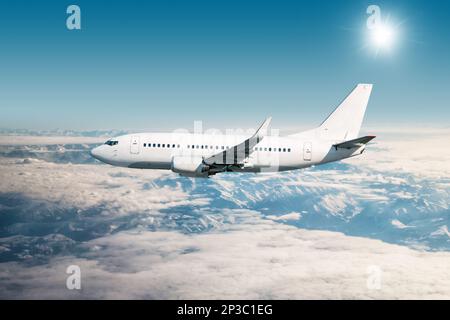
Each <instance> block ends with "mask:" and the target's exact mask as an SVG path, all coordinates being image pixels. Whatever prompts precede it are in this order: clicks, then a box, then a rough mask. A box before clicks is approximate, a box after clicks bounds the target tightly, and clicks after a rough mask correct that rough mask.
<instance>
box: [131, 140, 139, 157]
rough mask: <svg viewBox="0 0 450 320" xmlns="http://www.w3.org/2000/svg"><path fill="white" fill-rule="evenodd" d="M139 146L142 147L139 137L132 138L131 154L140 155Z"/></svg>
mask: <svg viewBox="0 0 450 320" xmlns="http://www.w3.org/2000/svg"><path fill="white" fill-rule="evenodd" d="M139 145H140V143H139V136H132V137H131V147H130V152H131V153H133V154H138V153H139Z"/></svg>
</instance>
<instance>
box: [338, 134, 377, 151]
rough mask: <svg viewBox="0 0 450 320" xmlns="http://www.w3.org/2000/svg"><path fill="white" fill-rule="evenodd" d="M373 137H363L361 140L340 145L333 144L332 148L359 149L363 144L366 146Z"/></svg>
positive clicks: (357, 139)
mask: <svg viewBox="0 0 450 320" xmlns="http://www.w3.org/2000/svg"><path fill="white" fill-rule="evenodd" d="M374 138H375V136H365V137H361V138H356V139H353V140H348V141H344V142H341V143H337V144H333V147H335V148H336V150H337V149H338V148H343V149H351V148H359V147H361V146H363V145H365V144H367V143H368V142H369V141H370V140H372V139H374Z"/></svg>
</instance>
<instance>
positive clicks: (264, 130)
mask: <svg viewBox="0 0 450 320" xmlns="http://www.w3.org/2000/svg"><path fill="white" fill-rule="evenodd" d="M271 121H272V117H268V118H267V119H266V120H264V122H263V124H262V125H261V126H260V127H259V128H258V130H256V132H255V134H254V135H253V137H256V138H259V139H261V138H263V137H265V136H267V135H268V134H269V126H270V122H271Z"/></svg>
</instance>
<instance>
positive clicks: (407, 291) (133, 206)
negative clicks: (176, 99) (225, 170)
mask: <svg viewBox="0 0 450 320" xmlns="http://www.w3.org/2000/svg"><path fill="white" fill-rule="evenodd" d="M442 137H443V135H442V132H439V133H435V132H432V133H429V134H422V135H420V136H417V137H414V139H409V138H408V139H406V138H399V137H397V139H392V138H390V139H383V138H381V139H378V142H377V143H376V144H373V145H371V146H369V147H368V150H367V151H366V152H365V153H364V154H363V156H361V157H357V158H352V159H348V160H345V161H343V162H340V163H332V164H329V165H325V166H322V167H317V168H310V169H307V170H302V171H293V172H286V173H277V174H260V175H253V174H225V175H218V176H215V177H214V178H212V179H207V180H204V179H197V180H196V179H189V178H182V177H178V176H177V175H175V174H173V173H171V172H165V171H151V170H133V169H124V168H115V167H111V166H108V165H102V164H98V163H95V162H93V161H92V159H91V158H90V157H89V155H88V150H89V148H90V147H91V146H90V145H89V143H90V142H92V141H90V140H89V139H91V138H89V139H88V140H89V141H87V140H86V141H83V140H79V141H78V140H77V141H71V142H76V143H71V144H67V143H65V142H67V141H68V140H66V139H67V138H66V137H64V138H63V139H62V140H61V141H60V142H56V143H58V144H56V145H55V144H53V145H48V144H43V145H36V144H35V143H36V141H35V140H33V141H30V142H29V143H27V141H21V144H22V145H21V146H0V297H2V298H155V299H161V298H192V299H193V298H230V299H233V298H256V299H260V298H261V299H262V298H269V299H270V298H290V299H293V298H331V299H333V298H334V299H338V298H449V297H450V289H448V288H450V284H449V283H448V282H449V280H448V279H450V277H449V276H450V275H449V271H448V270H447V269H448V268H446V266H448V265H449V262H450V261H449V259H450V253H448V252H447V251H449V249H450V233H449V232H448V230H449V227H450V221H449V219H450V215H449V213H450V211H449V205H450V204H449V199H450V150H445V148H442V145H443V144H445V138H442ZM77 139H80V138H77ZM44 140H45V139H44ZM375 141H377V140H375ZM84 142H86V143H84ZM306 229H309V230H306ZM334 231H339V232H334ZM355 236H358V237H355ZM368 238H372V239H368ZM377 239H378V240H377ZM380 240H383V242H382V241H380ZM389 243H390V244H389ZM398 244H401V245H403V246H399V245H398ZM404 245H406V246H404ZM432 251H444V252H432ZM71 264H77V265H80V266H81V268H82V279H83V280H82V281H83V290H81V291H76V292H74V291H69V290H67V289H66V288H65V279H66V277H67V275H66V274H65V269H66V268H67V266H68V265H71ZM371 266H376V267H377V268H380V270H382V281H381V289H380V290H373V289H368V287H367V281H368V279H369V277H370V272H369V273H368V270H369V269H370V267H371ZM368 268H369V269H368Z"/></svg>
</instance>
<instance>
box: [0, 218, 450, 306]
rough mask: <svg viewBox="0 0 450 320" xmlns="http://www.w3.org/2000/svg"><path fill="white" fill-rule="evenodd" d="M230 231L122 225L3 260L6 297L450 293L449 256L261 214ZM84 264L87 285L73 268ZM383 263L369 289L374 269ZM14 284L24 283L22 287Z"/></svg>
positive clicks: (416, 295) (420, 296)
mask: <svg viewBox="0 0 450 320" xmlns="http://www.w3.org/2000/svg"><path fill="white" fill-rule="evenodd" d="M228 213H229V214H233V215H235V216H240V218H242V219H243V221H242V222H241V223H239V224H230V225H228V226H227V227H226V229H224V230H223V231H221V232H211V233H205V234H190V235H189V234H181V233H178V232H162V231H159V232H136V233H133V232H122V233H119V234H116V235H113V236H109V237H104V238H100V239H97V240H93V241H89V242H88V243H86V245H85V246H86V247H87V248H88V249H90V251H89V253H87V254H85V256H84V257H83V258H81V257H78V258H77V257H63V258H57V259H54V260H52V261H51V263H50V264H49V265H44V266H33V267H23V266H21V265H19V264H17V263H15V262H10V263H4V264H2V268H1V270H0V283H1V285H2V287H3V290H2V291H1V296H2V297H12V298H14V297H21V298H38V299H43V298H108V299H119V298H125V299H127V298H156V299H215V298H217V299H357V298H362V299H371V298H382V299H400V298H401V299H408V298H418V299H430V298H436V299H448V298H450V269H449V268H448V267H447V266H448V265H449V264H450V253H431V252H421V251H416V250H412V249H408V248H405V247H401V246H397V245H390V244H386V243H383V242H381V241H378V240H370V239H364V238H356V237H348V236H344V235H343V234H340V233H334V232H327V231H307V230H301V229H297V228H295V227H290V226H286V225H283V224H278V223H275V222H272V221H271V220H264V219H261V218H259V216H258V214H257V213H255V212H251V211H246V210H233V211H229V212H228ZM71 264H76V265H80V266H81V271H82V288H83V290H82V291H80V292H74V291H69V290H67V289H65V277H66V276H67V275H66V274H65V269H66V268H67V266H68V265H71ZM373 265H376V266H378V267H379V268H381V270H382V278H381V289H380V290H370V289H368V288H367V285H366V282H367V278H368V276H369V275H368V274H367V268H368V267H369V266H373ZM12 288H16V289H17V288H20V290H17V291H16V290H13V289H12Z"/></svg>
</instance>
